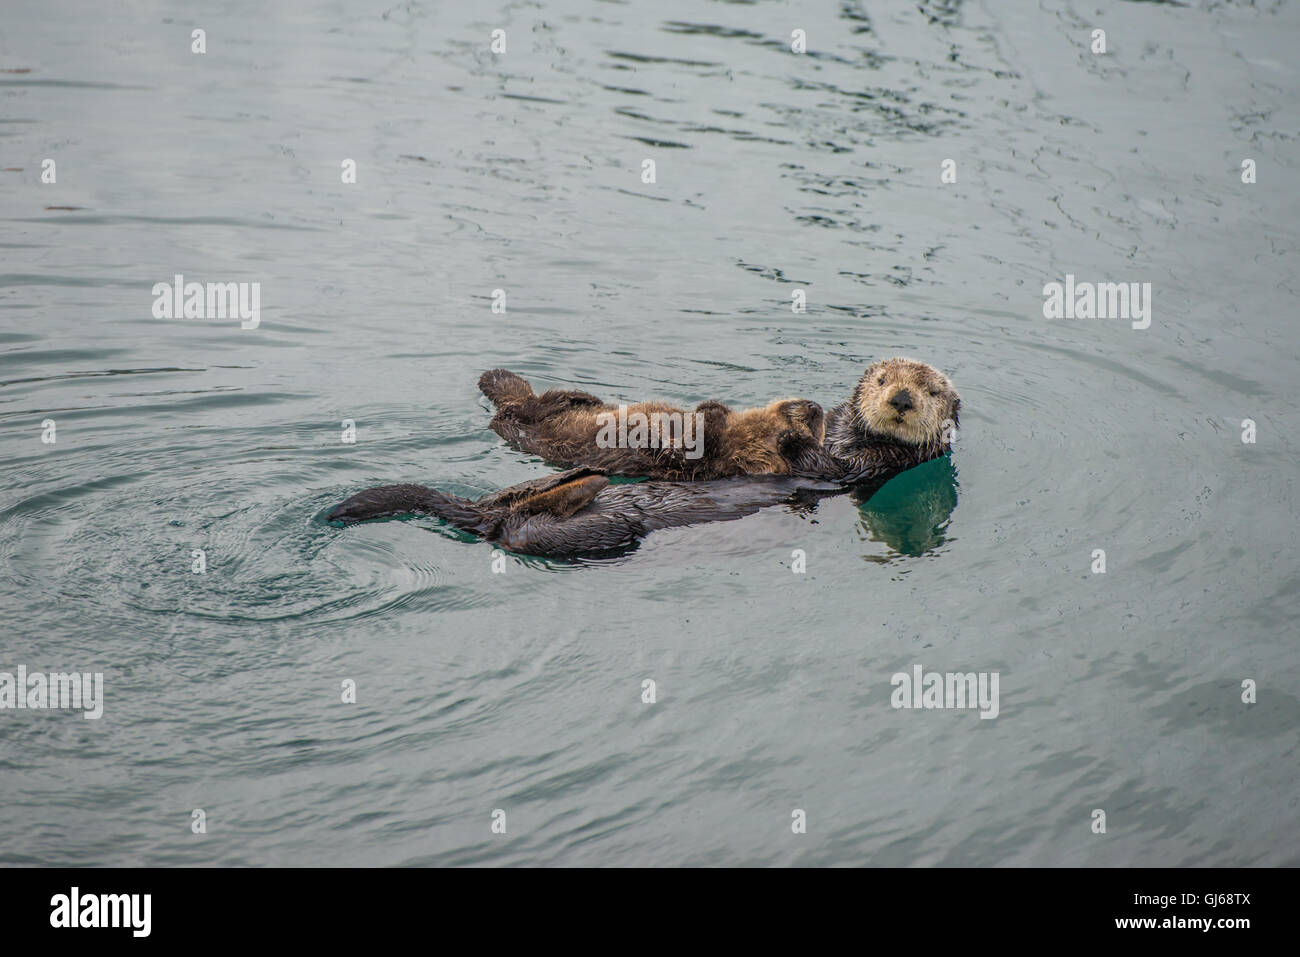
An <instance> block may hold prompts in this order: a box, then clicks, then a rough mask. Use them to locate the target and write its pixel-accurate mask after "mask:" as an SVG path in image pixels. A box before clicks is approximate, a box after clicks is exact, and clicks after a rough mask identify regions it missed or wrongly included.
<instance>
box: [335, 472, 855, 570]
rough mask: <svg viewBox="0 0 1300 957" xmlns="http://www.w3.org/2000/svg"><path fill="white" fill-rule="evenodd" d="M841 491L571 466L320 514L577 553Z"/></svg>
mask: <svg viewBox="0 0 1300 957" xmlns="http://www.w3.org/2000/svg"><path fill="white" fill-rule="evenodd" d="M843 491H844V488H843V487H842V486H839V485H830V484H821V485H817V484H810V483H808V482H807V481H806V480H799V479H794V478H790V477H786V476H775V475H766V476H752V477H745V478H731V479H721V480H714V481H708V482H657V481H650V482H636V483H631V484H625V485H610V482H609V478H608V477H607V474H606V472H605V470H604V469H595V468H576V469H570V470H569V471H567V472H560V473H557V474H555V475H545V476H542V477H541V478H536V479H532V480H531V481H527V482H521V483H520V484H518V485H512V486H511V487H509V488H506V489H502V490H501V491H500V492H494V493H493V494H491V495H485V496H484V497H483V498H480V499H478V500H477V501H470V500H469V499H465V498H460V497H458V496H456V495H451V494H448V493H447V492H440V491H438V490H437V489H433V488H426V487H425V486H423V485H385V486H381V487H379V488H371V489H366V490H365V491H364V492H358V493H357V494H356V495H353V496H352V497H351V498H349V499H348V500H347V501H345V502H342V503H341V504H339V505H338V506H336V507H335V508H334V509H333V510H332V511H331V512H330V513H329V514H328V515H327V516H326V520H327V521H330V522H341V523H343V524H346V525H350V524H353V523H355V522H363V521H367V520H368V519H375V518H389V517H392V516H394V515H409V514H427V515H435V516H437V517H438V518H441V519H444V520H445V521H448V522H450V523H451V524H452V525H454V526H456V527H457V528H459V529H461V530H462V531H466V532H470V533H471V534H474V535H478V536H479V537H480V538H482V539H484V540H485V541H488V542H492V543H494V544H496V545H499V546H500V547H502V548H504V549H506V550H508V551H512V552H519V553H521V554H525V555H537V556H541V557H543V558H577V557H580V556H585V555H599V554H600V553H602V552H605V553H608V552H611V551H619V550H623V549H626V548H628V547H630V546H633V545H635V544H636V543H637V542H638V541H639V540H640V539H641V538H643V537H644V536H646V535H648V534H649V533H650V532H652V531H654V530H655V529H658V528H670V527H674V526H680V525H694V524H696V523H699V522H726V521H731V520H732V519H737V518H742V517H744V516H746V515H750V514H753V513H754V512H757V511H758V510H759V509H760V508H762V507H763V506H765V505H777V504H779V503H782V502H788V503H798V502H803V503H809V502H811V501H815V499H816V498H817V497H818V496H819V495H823V494H837V493H840V492H843Z"/></svg>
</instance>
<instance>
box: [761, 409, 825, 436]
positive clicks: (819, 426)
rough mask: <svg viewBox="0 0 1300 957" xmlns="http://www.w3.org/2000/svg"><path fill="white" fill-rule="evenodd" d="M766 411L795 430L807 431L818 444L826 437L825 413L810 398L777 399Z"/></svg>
mask: <svg viewBox="0 0 1300 957" xmlns="http://www.w3.org/2000/svg"><path fill="white" fill-rule="evenodd" d="M767 411H768V412H769V413H771V414H772V415H773V416H774V417H775V418H776V419H777V420H779V421H782V422H786V423H788V425H789V427H790V428H792V429H794V430H795V431H796V432H799V433H803V432H807V433H808V434H809V435H810V436H812V438H814V439H816V440H817V444H818V445H821V443H822V442H823V441H825V439H826V413H825V412H823V411H822V407H821V406H820V405H818V404H817V403H816V402H814V401H812V400H811V399H777V400H776V401H775V402H773V403H772V404H771V405H769V406H768V407H767Z"/></svg>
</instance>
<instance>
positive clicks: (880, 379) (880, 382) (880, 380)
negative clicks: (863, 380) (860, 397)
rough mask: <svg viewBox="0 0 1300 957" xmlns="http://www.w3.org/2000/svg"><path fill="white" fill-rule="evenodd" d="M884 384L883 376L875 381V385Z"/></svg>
mask: <svg viewBox="0 0 1300 957" xmlns="http://www.w3.org/2000/svg"><path fill="white" fill-rule="evenodd" d="M884 384H885V377H884V376H881V377H880V378H879V379H877V380H876V385H884Z"/></svg>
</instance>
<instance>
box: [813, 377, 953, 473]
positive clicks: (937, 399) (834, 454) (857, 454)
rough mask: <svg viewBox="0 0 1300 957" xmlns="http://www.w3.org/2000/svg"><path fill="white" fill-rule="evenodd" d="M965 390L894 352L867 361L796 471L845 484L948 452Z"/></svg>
mask: <svg viewBox="0 0 1300 957" xmlns="http://www.w3.org/2000/svg"><path fill="white" fill-rule="evenodd" d="M960 409H961V396H959V395H958V394H957V390H956V389H954V388H953V387H952V383H951V382H949V381H948V377H947V376H945V375H944V374H943V373H942V372H940V371H939V370H938V369H936V368H934V367H933V366H929V365H926V364H925V363H924V362H918V361H916V360H915V359H905V358H902V357H900V356H895V357H894V358H892V359H883V360H881V361H880V362H875V363H872V364H871V365H869V366H867V371H866V372H864V373H863V374H862V378H861V379H859V380H858V384H857V386H856V387H855V388H854V389H853V395H852V396H851V397H850V398H849V400H848V401H847V402H843V403H841V404H840V405H837V406H836V407H835V408H833V409H832V410H831V411H830V414H829V415H827V417H826V441H825V442H824V443H823V445H822V446H821V447H819V448H809V447H801V449H800V451H799V456H798V459H797V461H796V462H795V463H794V465H793V467H792V469H791V472H792V474H795V475H803V476H809V477H813V478H818V479H823V480H827V481H835V482H842V483H845V484H859V483H864V482H868V483H872V484H875V485H879V484H883V482H884V481H886V480H888V479H890V478H892V477H893V476H895V475H897V474H899V473H900V472H904V471H906V470H907V469H910V468H912V467H913V466H917V465H920V464H921V463H922V462H928V461H930V460H931V459H934V458H938V457H939V456H940V455H943V454H945V453H947V452H948V451H949V450H950V449H951V447H952V436H953V431H954V430H955V429H956V428H957V415H958V411H959V410H960Z"/></svg>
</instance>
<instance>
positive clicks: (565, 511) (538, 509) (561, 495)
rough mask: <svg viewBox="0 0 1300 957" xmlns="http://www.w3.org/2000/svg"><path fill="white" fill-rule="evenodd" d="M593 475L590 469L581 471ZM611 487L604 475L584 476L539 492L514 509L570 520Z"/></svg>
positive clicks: (517, 503) (521, 501) (514, 506)
mask: <svg viewBox="0 0 1300 957" xmlns="http://www.w3.org/2000/svg"><path fill="white" fill-rule="evenodd" d="M575 471H582V472H587V473H591V471H592V470H590V469H581V470H575ZM608 485H609V478H608V477H607V476H605V475H604V474H584V475H581V476H579V477H577V478H574V479H571V480H569V481H566V482H564V483H563V484H560V485H558V486H556V487H555V488H552V489H550V490H549V491H545V492H539V493H537V494H535V495H530V496H528V497H527V498H524V499H521V500H520V501H518V502H516V503H515V504H514V505H513V506H512V508H514V509H516V510H517V511H520V512H527V513H529V514H532V515H550V516H552V517H554V518H568V517H569V516H571V515H573V514H574V513H575V512H577V511H580V510H581V509H583V508H585V507H586V506H588V505H590V504H591V502H592V500H593V499H595V497H596V496H597V495H599V494H600V492H601V490H603V489H605V488H606V487H608Z"/></svg>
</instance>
